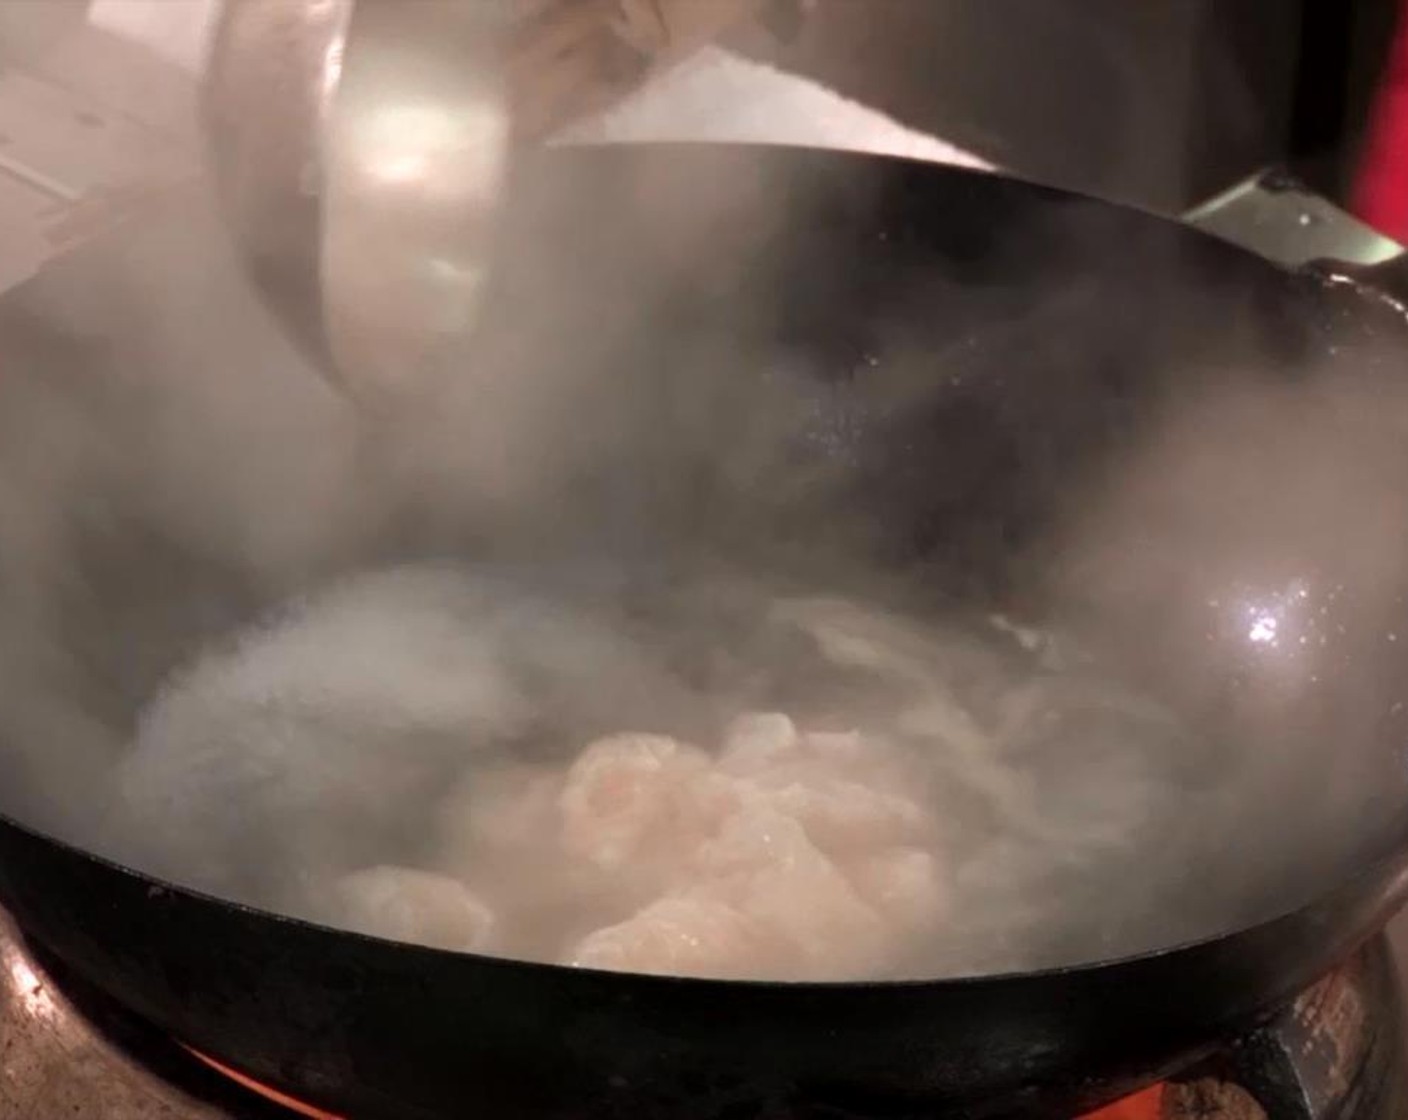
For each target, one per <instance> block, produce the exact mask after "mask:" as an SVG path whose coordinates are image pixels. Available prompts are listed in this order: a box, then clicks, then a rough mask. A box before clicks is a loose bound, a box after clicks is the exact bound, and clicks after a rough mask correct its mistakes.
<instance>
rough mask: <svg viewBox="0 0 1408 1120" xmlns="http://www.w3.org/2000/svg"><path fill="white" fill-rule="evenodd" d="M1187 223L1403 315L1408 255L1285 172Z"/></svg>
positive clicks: (1206, 207)
mask: <svg viewBox="0 0 1408 1120" xmlns="http://www.w3.org/2000/svg"><path fill="white" fill-rule="evenodd" d="M1183 217H1184V220H1185V221H1186V222H1187V223H1188V224H1189V225H1191V226H1193V227H1195V228H1197V229H1200V230H1202V231H1203V232H1205V233H1209V234H1212V235H1213V236H1214V237H1219V238H1221V239H1222V240H1224V241H1230V242H1231V243H1232V244H1234V245H1237V246H1240V247H1241V248H1243V249H1248V250H1250V251H1251V252H1253V253H1256V254H1257V255H1258V256H1262V257H1265V258H1267V259H1268V260H1271V261H1274V262H1276V263H1277V264H1280V265H1283V266H1285V267H1286V268H1288V269H1291V270H1296V271H1305V272H1308V273H1311V274H1314V275H1318V276H1320V277H1321V278H1323V279H1324V280H1326V281H1328V282H1330V283H1341V284H1349V285H1352V286H1353V287H1355V288H1358V289H1359V290H1361V291H1362V292H1364V294H1366V295H1368V296H1371V297H1372V298H1375V299H1377V300H1380V301H1382V302H1385V303H1388V304H1389V305H1391V306H1392V307H1393V308H1394V310H1396V311H1398V312H1399V313H1401V314H1405V315H1408V253H1405V251H1404V247H1403V246H1402V245H1399V244H1398V243H1397V242H1396V241H1393V240H1391V239H1389V238H1387V237H1385V236H1383V235H1382V234H1381V233H1379V232H1378V231H1376V230H1374V229H1372V228H1371V227H1369V226H1367V225H1365V224H1364V223H1363V222H1361V221H1360V220H1359V219H1358V218H1355V217H1353V216H1352V215H1350V214H1347V213H1345V212H1344V211H1343V210H1341V209H1340V208H1339V207H1337V206H1335V205H1334V203H1332V202H1329V201H1328V200H1326V199H1324V198H1322V197H1321V196H1320V195H1317V194H1315V193H1314V192H1313V191H1311V190H1309V189H1308V188H1307V187H1306V186H1305V185H1304V184H1302V183H1300V182H1299V181H1298V180H1296V179H1295V178H1294V177H1292V176H1290V175H1288V174H1286V173H1285V172H1282V171H1275V170H1273V171H1263V172H1260V173H1258V174H1257V175H1254V176H1253V177H1252V178H1250V179H1247V180H1245V181H1244V182H1241V183H1238V184H1237V185H1236V186H1235V187H1232V188H1231V189H1230V190H1227V191H1224V192H1223V193H1222V194H1220V195H1217V196H1216V197H1215V198H1212V199H1209V200H1208V201H1207V202H1205V203H1203V204H1202V205H1200V206H1197V207H1195V208H1194V209H1192V210H1190V211H1189V212H1188V213H1186V214H1185V215H1184V216H1183Z"/></svg>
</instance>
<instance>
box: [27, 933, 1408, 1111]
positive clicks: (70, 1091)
mask: <svg viewBox="0 0 1408 1120" xmlns="http://www.w3.org/2000/svg"><path fill="white" fill-rule="evenodd" d="M42 960H43V958H42V955H41V954H38V953H36V952H34V951H32V950H31V949H30V948H29V947H27V946H26V945H25V944H24V942H23V941H22V940H21V938H20V936H19V935H18V934H17V932H16V930H15V928H14V926H13V924H12V923H11V922H10V920H9V918H8V917H7V916H5V914H4V912H3V911H0V1120H34V1118H36V1117H57V1116H73V1117H81V1118H83V1120H127V1118H128V1117H136V1116H140V1117H142V1118H143V1120H296V1118H298V1117H300V1116H311V1117H315V1118H317V1120H337V1118H336V1117H330V1116H329V1115H328V1114H327V1113H324V1112H320V1111H318V1110H316V1109H311V1108H309V1107H308V1106H306V1105H302V1104H299V1103H298V1102H295V1101H292V1100H289V1099H288V1098H286V1097H282V1096H281V1095H279V1094H277V1093H271V1091H270V1090H269V1089H266V1088H265V1087H263V1086H260V1085H258V1084H257V1083H255V1082H253V1081H251V1080H250V1079H249V1078H247V1077H245V1076H243V1075H242V1074H240V1073H239V1072H238V1071H236V1070H233V1069H230V1068H228V1067H226V1066H224V1065H222V1064H221V1063H219V1062H217V1061H214V1060H212V1059H210V1058H208V1057H206V1056H205V1055H202V1054H198V1053H196V1052H195V1051H193V1050H191V1049H189V1048H187V1047H184V1046H181V1045H179V1044H177V1043H175V1042H173V1041H172V1040H171V1039H169V1038H166V1037H165V1036H163V1035H162V1034H160V1032H158V1031H156V1030H154V1029H153V1028H151V1027H149V1026H147V1025H145V1024H143V1023H141V1022H140V1021H138V1020H137V1019H135V1018H134V1017H133V1016H132V1015H131V1014H130V1013H127V1012H125V1011H123V1010H122V1009H120V1008H118V1007H116V1006H115V1005H114V1004H113V1002H112V1001H111V1000H110V999H108V998H107V997H104V996H102V995H100V994H98V993H96V992H94V991H92V990H91V989H89V988H88V987H87V986H86V985H83V984H81V983H79V982H77V981H75V980H73V979H71V978H69V977H66V976H64V972H63V969H62V968H61V967H60V966H58V965H55V964H48V963H47V962H45V963H41V961H42ZM51 977H57V978H58V982H57V983H56V982H55V980H53V979H51ZM1399 1117H1408V1048H1405V1037H1404V1030H1403V1007H1402V1001H1401V997H1400V992H1399V983H1398V977H1397V974H1396V970H1395V968H1394V965H1393V959H1392V956H1391V954H1390V950H1389V947H1388V943H1387V941H1386V939H1384V938H1379V939H1377V940H1375V941H1373V942H1371V943H1370V944H1369V945H1368V946H1367V947H1366V948H1365V949H1363V950H1362V951H1361V952H1360V953H1359V954H1358V955H1356V956H1355V957H1354V958H1353V959H1351V960H1350V961H1349V962H1348V963H1347V964H1345V965H1344V966H1343V967H1341V968H1340V969H1338V970H1337V971H1335V972H1334V973H1331V974H1330V975H1329V976H1327V977H1326V978H1325V979H1324V980H1322V981H1321V982H1320V983H1318V984H1316V985H1315V986H1314V987H1313V988H1311V989H1310V990H1309V991H1307V992H1306V993H1305V994H1304V995H1302V996H1301V997H1300V998H1299V999H1297V1000H1296V1001H1295V1002H1294V1003H1293V1004H1292V1005H1291V1007H1289V1008H1288V1009H1287V1010H1286V1011H1285V1012H1283V1013H1282V1014H1281V1015H1280V1016H1278V1017H1277V1018H1276V1019H1275V1020H1274V1021H1272V1022H1271V1023H1269V1024H1268V1025H1267V1026H1266V1027H1264V1028H1263V1029H1262V1030H1260V1031H1257V1032H1256V1033H1254V1034H1252V1035H1250V1036H1248V1037H1247V1038H1244V1039H1242V1040H1240V1041H1238V1042H1236V1043H1235V1044H1232V1045H1230V1046H1227V1047H1225V1048H1224V1049H1223V1050H1222V1051H1220V1052H1218V1053H1217V1054H1216V1055H1215V1056H1214V1057H1212V1058H1211V1059H1209V1060H1208V1061H1206V1062H1204V1063H1202V1064H1201V1065H1199V1066H1198V1067H1196V1068H1194V1069H1192V1070H1188V1071H1186V1072H1185V1073H1184V1074H1182V1075H1180V1076H1179V1078H1178V1079H1177V1080H1175V1081H1170V1082H1168V1083H1166V1084H1163V1085H1158V1086H1154V1087H1153V1088H1151V1089H1148V1090H1145V1091H1144V1092H1142V1093H1139V1094H1136V1095H1135V1096H1133V1097H1130V1098H1128V1099H1127V1100H1125V1101H1121V1102H1119V1103H1118V1104H1115V1105H1112V1106H1110V1107H1109V1108H1107V1109H1103V1110H1101V1111H1100V1112H1097V1113H1095V1114H1093V1115H1092V1116H1090V1117H1088V1118H1086V1120H1397V1118H1399Z"/></svg>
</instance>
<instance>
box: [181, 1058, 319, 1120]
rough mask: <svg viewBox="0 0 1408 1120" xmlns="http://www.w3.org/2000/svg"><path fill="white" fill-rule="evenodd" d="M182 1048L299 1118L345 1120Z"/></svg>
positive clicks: (211, 1059)
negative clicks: (294, 1113)
mask: <svg viewBox="0 0 1408 1120" xmlns="http://www.w3.org/2000/svg"><path fill="white" fill-rule="evenodd" d="M181 1048H182V1049H183V1050H186V1051H187V1052H188V1053H190V1054H192V1055H194V1056H195V1057H197V1058H199V1059H200V1060H201V1061H202V1062H204V1063H205V1064H206V1065H208V1066H209V1067H210V1068H211V1069H213V1070H214V1071H215V1072H216V1073H219V1074H223V1075H224V1076H225V1077H228V1078H229V1079H230V1080H231V1081H233V1082H235V1083H236V1084H237V1085H243V1086H244V1087H245V1088H246V1089H248V1090H249V1091H250V1092H252V1093H258V1094H259V1095H260V1096H261V1097H263V1098H264V1099H265V1100H268V1101H273V1102H274V1103H275V1104H277V1105H280V1106H282V1107H283V1108H286V1109H288V1110H289V1111H290V1112H296V1113H297V1114H298V1115H299V1116H307V1117H308V1118H309V1120H345V1118H344V1117H341V1116H337V1115H335V1114H334V1113H331V1112H324V1111H323V1110H322V1109H320V1108H314V1107H313V1106H312V1105H311V1104H304V1103H303V1102H302V1101H296V1100H294V1099H293V1098H292V1097H290V1096H287V1095H286V1094H284V1093H280V1092H279V1091H278V1090H277V1089H271V1088H269V1087H268V1086H267V1085H261V1084H260V1083H259V1082H258V1081H256V1080H254V1078H252V1077H250V1076H248V1075H247V1074H243V1073H240V1072H239V1070H234V1069H231V1068H230V1067H229V1066H227V1065H224V1064H222V1063H220V1062H217V1061H216V1060H215V1059H214V1058H210V1057H207V1056H206V1055H204V1054H202V1053H201V1052H200V1051H199V1050H196V1049H193V1048H192V1047H190V1046H187V1045H186V1044H185V1043H182V1044H181Z"/></svg>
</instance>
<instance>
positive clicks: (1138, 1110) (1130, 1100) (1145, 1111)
mask: <svg viewBox="0 0 1408 1120" xmlns="http://www.w3.org/2000/svg"><path fill="white" fill-rule="evenodd" d="M182 1049H184V1050H186V1051H188V1052H189V1053H191V1054H192V1055H194V1056H195V1057H197V1058H199V1059H200V1060H201V1061H202V1062H204V1063H205V1064H206V1065H207V1066H209V1067H210V1068H211V1069H213V1070H215V1072H216V1073H220V1074H223V1075H224V1076H225V1077H228V1078H229V1079H230V1080H231V1081H233V1082H235V1083H236V1084H238V1085H243V1086H244V1087H245V1088H246V1089H248V1090H250V1092H253V1093H258V1094H259V1095H260V1096H261V1097H263V1098H264V1099H265V1100H269V1101H273V1102H274V1103H275V1104H277V1105H282V1106H283V1107H284V1108H286V1109H288V1110H289V1111H291V1112H296V1113H298V1115H300V1116H306V1117H308V1118H309V1120H345V1118H344V1117H341V1116H337V1115H334V1114H333V1113H331V1112H324V1111H323V1110H322V1109H319V1108H314V1107H313V1106H312V1105H309V1104H304V1103H303V1102H302V1101H296V1100H294V1099H293V1098H292V1097H290V1096H287V1095H286V1094H284V1093H280V1092H279V1091H278V1090H277V1089H271V1088H269V1087H268V1086H267V1085H261V1084H260V1083H259V1082H258V1081H256V1080H254V1078H252V1077H250V1076H248V1075H247V1074H243V1073H240V1072H239V1071H238V1070H234V1069H231V1068H230V1067H229V1066H227V1065H224V1064H222V1063H221V1062H217V1061H216V1060H215V1059H214V1058H210V1057H207V1056H206V1055H204V1054H202V1053H201V1052H200V1051H199V1050H196V1049H193V1048H192V1047H190V1046H186V1045H185V1044H184V1043H182ZM1163 1099H1164V1087H1163V1086H1162V1085H1152V1086H1150V1087H1149V1088H1148V1089H1145V1090H1144V1091H1143V1092H1139V1093H1135V1094H1134V1095H1133V1096H1131V1097H1125V1098H1124V1099H1123V1100H1120V1101H1116V1102H1115V1103H1114V1104H1111V1105H1106V1106H1105V1107H1104V1108H1102V1109H1100V1110H1099V1111H1097V1112H1090V1113H1087V1114H1086V1115H1085V1116H1083V1117H1081V1120H1162V1117H1163Z"/></svg>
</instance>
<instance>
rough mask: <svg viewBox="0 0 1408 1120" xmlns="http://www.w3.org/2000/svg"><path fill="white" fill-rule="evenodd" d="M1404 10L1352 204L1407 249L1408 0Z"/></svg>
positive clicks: (1403, 6) (1374, 225)
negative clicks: (1405, 245)
mask: <svg viewBox="0 0 1408 1120" xmlns="http://www.w3.org/2000/svg"><path fill="white" fill-rule="evenodd" d="M1401 7H1402V12H1401V14H1400V16H1399V20H1398V30H1397V32H1396V34H1395V36H1394V42H1393V47H1392V49H1391V50H1390V53H1389V60H1388V68H1387V70H1386V72H1385V74H1384V79H1383V82H1382V83H1381V84H1380V87H1379V96H1378V102H1377V104H1376V105H1375V107H1374V119H1373V121H1372V122H1371V123H1370V128H1369V142H1368V144H1367V146H1366V147H1365V151H1364V157H1363V161H1362V163H1361V164H1360V170H1359V178H1358V182H1357V183H1356V184H1355V191H1354V204H1353V205H1354V213H1355V214H1356V215H1357V216H1358V217H1360V218H1362V219H1363V220H1364V221H1366V222H1368V223H1369V224H1370V225H1371V226H1373V227H1374V228H1376V229H1378V230H1379V231H1380V232H1381V233H1384V234H1387V235H1388V236H1389V237H1392V238H1393V239H1394V240H1395V241H1400V242H1403V243H1405V244H1408V0H1403V3H1402V5H1401Z"/></svg>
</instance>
